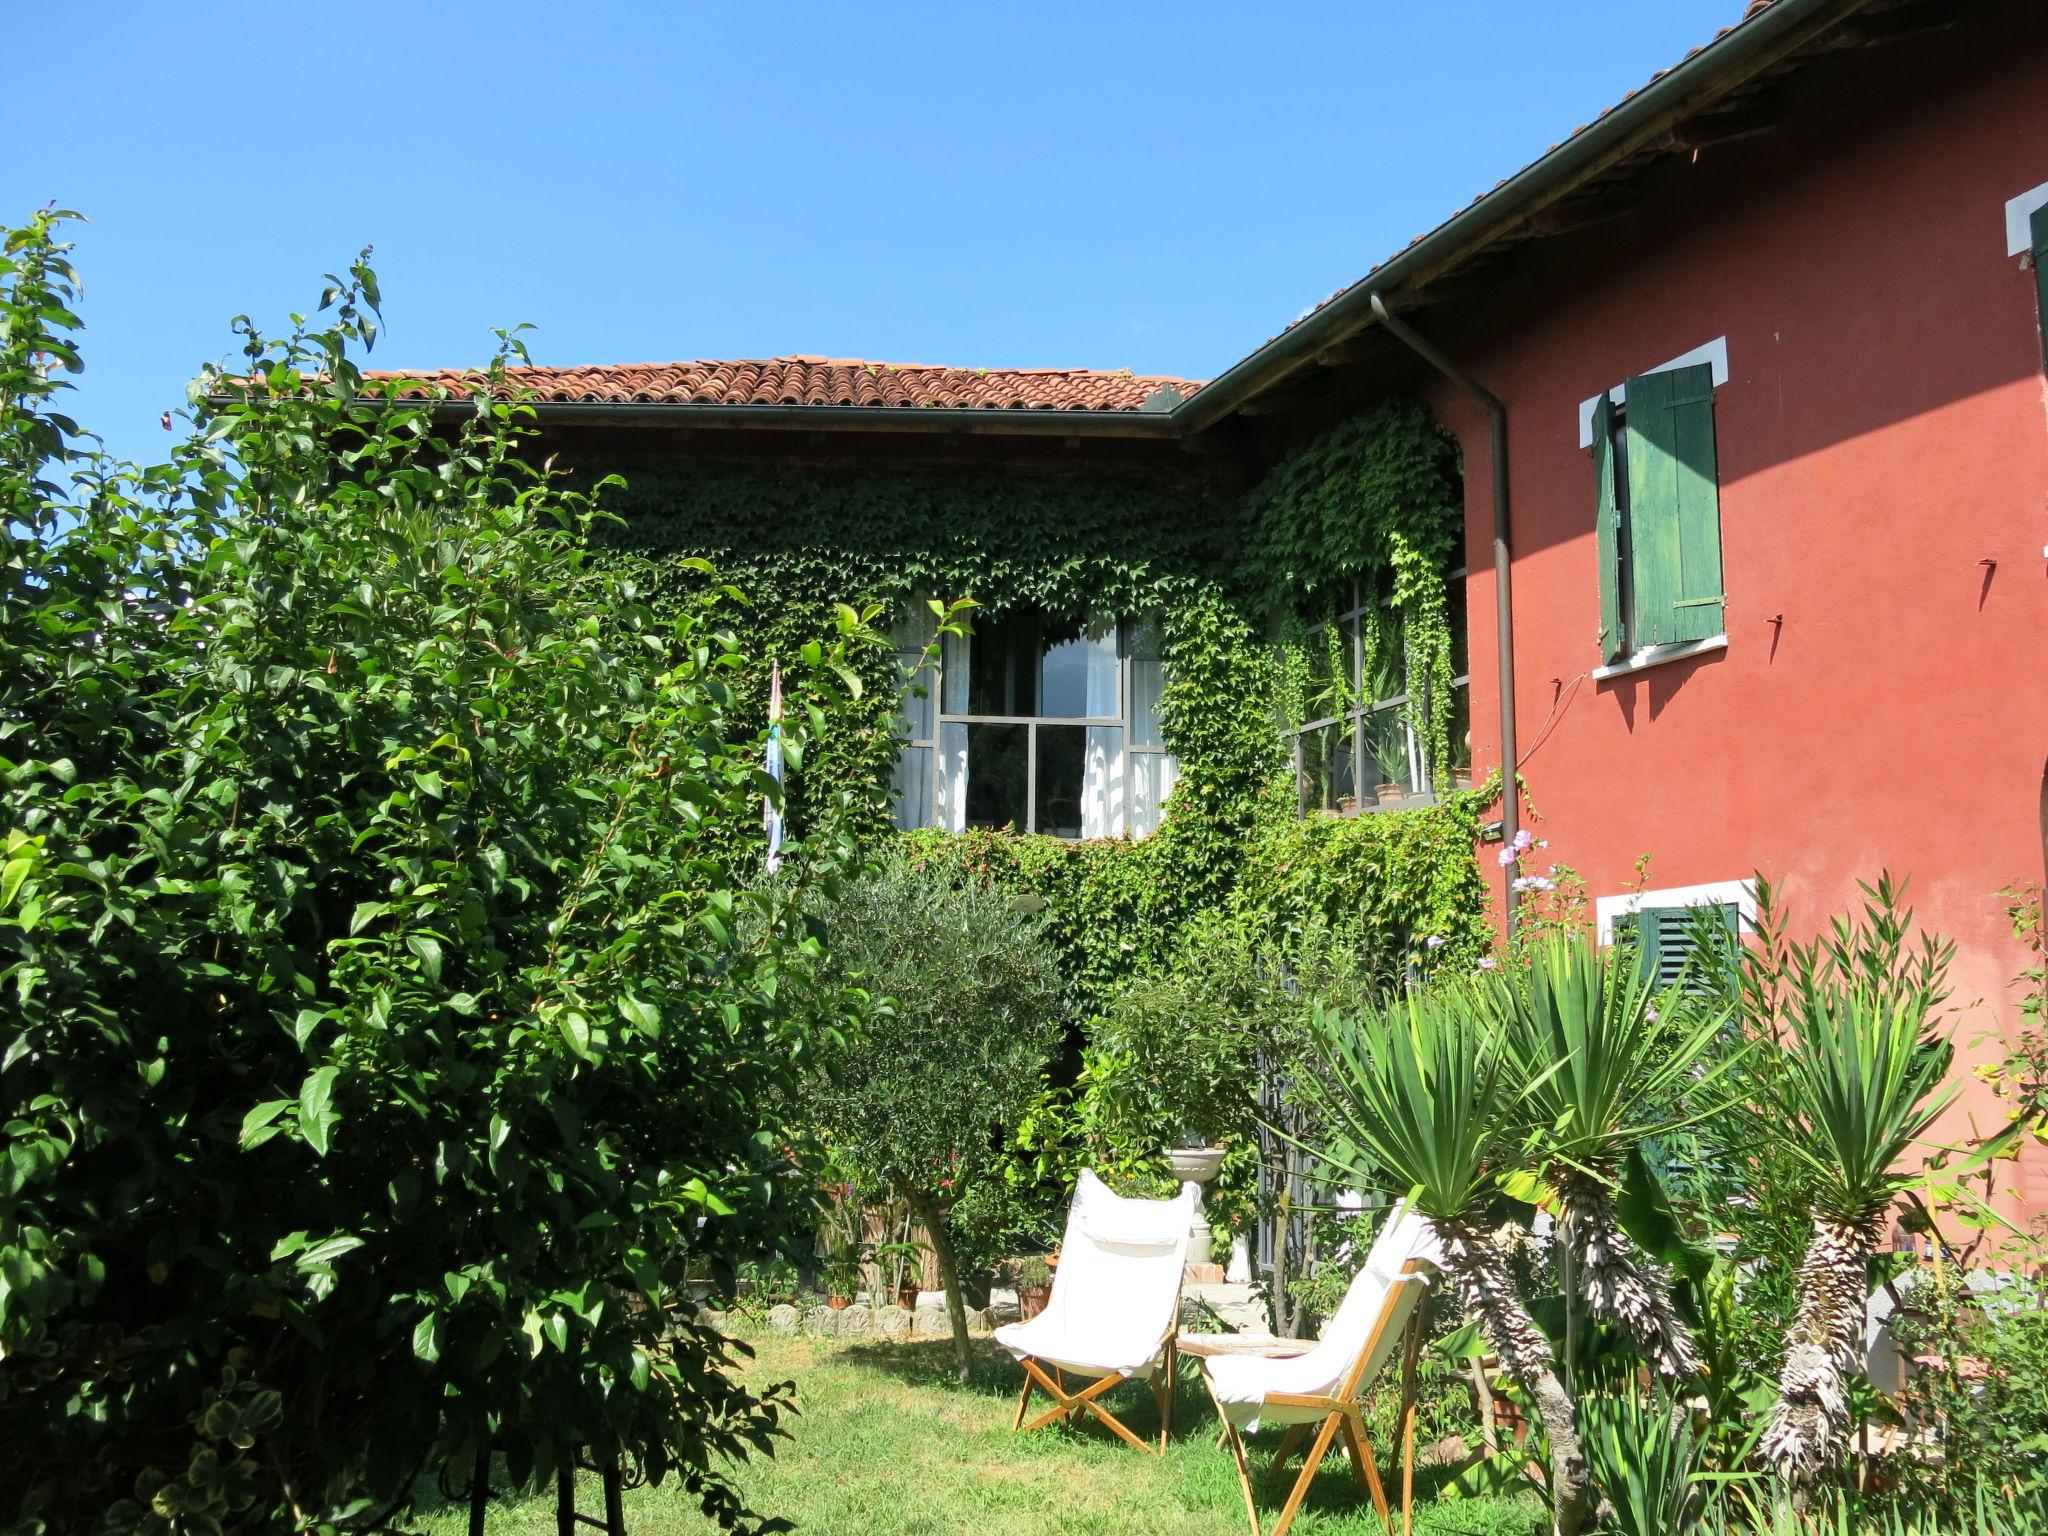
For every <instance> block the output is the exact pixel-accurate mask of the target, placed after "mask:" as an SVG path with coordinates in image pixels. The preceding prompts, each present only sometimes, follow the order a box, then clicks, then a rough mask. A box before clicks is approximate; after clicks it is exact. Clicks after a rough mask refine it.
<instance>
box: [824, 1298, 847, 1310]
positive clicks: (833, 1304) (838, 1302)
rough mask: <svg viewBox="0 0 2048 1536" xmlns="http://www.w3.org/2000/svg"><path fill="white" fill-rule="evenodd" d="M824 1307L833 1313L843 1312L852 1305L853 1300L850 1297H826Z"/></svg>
mask: <svg viewBox="0 0 2048 1536" xmlns="http://www.w3.org/2000/svg"><path fill="white" fill-rule="evenodd" d="M825 1305H826V1306H828V1307H830V1308H831V1309H832V1310H833V1311H834V1312H844V1311H845V1310H846V1309H847V1308H848V1307H850V1306H852V1305H853V1298H852V1297H851V1296H827V1297H826V1298H825Z"/></svg>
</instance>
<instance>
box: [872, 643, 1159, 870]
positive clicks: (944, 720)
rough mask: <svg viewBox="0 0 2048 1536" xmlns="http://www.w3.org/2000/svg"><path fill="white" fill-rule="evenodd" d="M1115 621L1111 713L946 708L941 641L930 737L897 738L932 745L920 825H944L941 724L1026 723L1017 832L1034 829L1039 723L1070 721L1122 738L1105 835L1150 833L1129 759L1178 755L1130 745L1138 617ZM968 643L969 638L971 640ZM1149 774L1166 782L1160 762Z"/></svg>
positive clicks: (935, 666) (908, 745)
mask: <svg viewBox="0 0 2048 1536" xmlns="http://www.w3.org/2000/svg"><path fill="white" fill-rule="evenodd" d="M1115 623H1116V700H1117V712H1116V713H1115V714H1114V715H1037V714H1033V715H992V714H976V713H974V712H972V711H959V712H955V711H951V710H948V709H947V708H946V707H945V700H946V655H947V647H946V646H944V645H941V646H940V648H939V655H938V657H937V659H936V660H935V661H934V662H933V663H932V668H931V675H930V682H929V686H930V688H931V690H932V709H931V720H932V734H931V736H930V737H921V738H909V737H906V738H904V740H903V741H902V743H901V747H900V749H899V750H905V751H907V750H909V749H911V748H915V747H929V748H930V749H931V756H930V758H929V762H930V764H931V781H930V784H929V785H928V786H927V795H928V797H929V798H928V802H927V803H928V804H929V805H930V807H931V815H932V819H931V820H930V821H928V822H926V823H925V825H927V826H943V825H946V822H945V821H942V820H941V819H940V808H941V807H942V806H943V805H944V804H945V799H944V796H943V794H942V792H941V786H942V783H943V780H944V776H945V768H946V761H945V755H944V753H943V752H942V751H941V750H940V742H941V741H942V740H943V739H944V733H945V728H946V727H947V726H949V725H958V726H962V727H966V726H971V725H1018V726H1023V727H1024V728H1025V730H1026V733H1027V734H1026V738H1025V741H1026V746H1025V751H1026V758H1025V764H1026V766H1025V780H1024V825H1023V826H1022V827H1020V828H1019V829H1018V830H1019V831H1021V832H1037V831H1038V827H1037V819H1038V733H1039V729H1040V728H1041V727H1043V726H1075V727H1082V728H1085V727H1089V726H1098V727H1110V728H1114V729H1115V730H1117V731H1118V732H1119V733H1120V741H1121V745H1120V746H1119V747H1118V749H1117V750H1118V752H1119V754H1120V756H1121V759H1122V761H1121V763H1120V764H1119V765H1117V766H1118V767H1120V769H1121V772H1122V781H1123V792H1122V796H1121V799H1122V817H1121V821H1120V823H1119V825H1118V826H1117V827H1116V828H1115V829H1114V830H1112V831H1110V832H1109V833H1107V834H1105V835H1107V836H1110V837H1128V838H1137V837H1145V836H1150V835H1151V834H1150V833H1149V832H1141V831H1139V830H1137V828H1136V817H1137V813H1138V805H1137V799H1138V796H1137V780H1136V775H1135V774H1133V773H1132V771H1131V767H1132V764H1131V759H1132V758H1133V757H1151V758H1155V759H1160V760H1164V761H1173V762H1174V763H1175V764H1176V767H1177V766H1178V759H1177V758H1176V757H1175V754H1174V753H1173V751H1172V750H1171V749H1170V748H1169V747H1168V746H1167V745H1166V743H1165V741H1164V740H1163V739H1162V740H1161V741H1160V743H1159V744H1158V745H1156V746H1135V745H1133V744H1132V740H1131V721H1132V708H1131V703H1132V700H1131V673H1132V664H1131V652H1132V642H1133V639H1134V636H1135V632H1136V630H1137V628H1138V621H1135V620H1131V619H1127V618H1118V619H1117V620H1116V621H1115ZM969 643H970V644H971V643H972V642H971V640H970V642H969ZM897 654H898V656H899V658H906V657H907V658H908V659H911V660H914V659H915V657H914V656H913V655H911V654H910V653H907V652H903V651H898V653H897ZM919 654H921V653H919ZM1084 739H1085V738H1084ZM1153 773H1154V776H1153V778H1152V780H1151V782H1153V783H1154V784H1165V783H1166V774H1165V771H1164V769H1163V767H1162V766H1159V765H1155V767H1154V770H1153ZM1170 793H1171V788H1170V786H1169V787H1168V788H1167V790H1166V791H1165V792H1164V793H1162V794H1161V795H1160V796H1159V798H1160V800H1161V801H1162V803H1161V804H1160V805H1159V806H1158V807H1157V808H1156V810H1155V814H1154V825H1155V827H1156V825H1157V823H1158V821H1159V820H1160V819H1161V818H1163V817H1164V814H1165V805H1164V803H1163V801H1164V800H1165V798H1166V797H1167V795H1169V794H1170ZM892 810H893V808H892ZM950 814H951V813H950V810H949V812H948V815H949V816H950ZM959 814H960V815H961V816H962V817H963V818H964V816H965V814H966V808H965V807H964V806H962V807H960V808H959ZM1043 835H1045V836H1048V837H1054V836H1059V834H1057V833H1050V832H1048V833H1045V834H1043ZM1085 840H1086V839H1069V841H1085Z"/></svg>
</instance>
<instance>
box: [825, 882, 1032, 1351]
mask: <svg viewBox="0 0 2048 1536" xmlns="http://www.w3.org/2000/svg"><path fill="white" fill-rule="evenodd" d="M826 921H827V922H828V924H829V931H830V939H831V952H832V959H833V966H834V970H833V972H832V974H833V975H834V976H836V977H837V978H838V979H839V980H841V981H842V982H844V983H845V984H847V985H849V986H853V985H858V986H861V987H864V988H866V989H867V990H868V991H869V992H870V993H872V994H873V995H874V996H875V997H876V998H877V999H885V1000H886V1001H885V1002H884V1004H883V1007H882V1010H881V1013H880V1015H879V1017H877V1018H876V1019H875V1020H874V1023H873V1026H872V1028H870V1029H868V1030H867V1031H866V1032H864V1033H862V1034H861V1035H859V1036H857V1037H854V1038H849V1039H847V1040H845V1041H843V1042H841V1043H840V1044H839V1045H838V1047H837V1048H836V1049H834V1050H832V1051H831V1052H829V1053H827V1054H826V1055H824V1056H822V1057H821V1058H820V1059H819V1062H818V1071H817V1075H816V1076H815V1078H814V1079H813V1081H812V1082H811V1083H810V1084H809V1085H808V1087H807V1089H806V1096H805V1105H804V1109H805V1112H806V1113H807V1114H809V1115H810V1116H811V1117H812V1118H813V1121H814V1123H815V1124H816V1125H817V1126H818V1128H819V1130H820V1131H821V1133H822V1134H823V1135H824V1137H825V1139H826V1141H827V1143H828V1145H829V1147H830V1150H831V1153H832V1155H833V1157H834V1158H835V1159H837V1160H838V1161H839V1162H840V1163H841V1164H842V1165H844V1166H847V1167H850V1168H853V1169H855V1170H857V1171H858V1173H859V1175H860V1178H861V1181H862V1183H863V1184H864V1185H866V1186H867V1187H868V1188H869V1189H871V1190H878V1191H879V1190H886V1191H887V1192H888V1193H889V1194H891V1195H893V1196H895V1197H896V1198H898V1199H900V1200H903V1201H905V1202H907V1203H908V1204H909V1206H910V1208H911V1210H912V1211H913V1212H914V1213H915V1214H916V1215H917V1217H918V1219H919V1220H921V1221H922V1222H923V1223H924V1224H925V1226H926V1228H927V1230H928V1231H929V1232H930V1234H931V1239H932V1249H933V1253H934V1256H935V1257H936V1258H937V1260H938V1266H939V1274H940V1277H941V1279H942V1280H943V1282H944V1284H945V1288H946V1297H947V1302H948V1305H949V1308H950V1310H951V1312H952V1316H953V1332H954V1340H955V1343H956V1345H957V1346H958V1349H959V1356H960V1367H961V1370H962V1372H963V1375H964V1373H965V1371H966V1369H967V1364H968V1348H967V1324H966V1317H965V1314H964V1310H963V1304H962V1296H961V1283H960V1282H961V1276H960V1271H959V1263H958V1254H957V1253H956V1251H955V1244H954V1241H953V1235H952V1232H951V1219H950V1215H949V1212H950V1211H951V1210H954V1209H957V1208H958V1207H959V1206H961V1205H963V1204H967V1203H968V1202H969V1201H970V1199H971V1198H972V1197H973V1196H974V1195H975V1194H976V1193H977V1192H978V1191H981V1190H983V1189H984V1188H985V1187H988V1186H991V1185H993V1186H994V1187H995V1188H996V1189H1000V1188H1001V1186H1002V1185H1003V1183H1004V1180H1003V1177H1002V1173H1003V1160H1002V1157H1001V1150H1002V1148H1003V1147H1004V1146H1005V1144H1006V1143H1007V1142H1008V1141H1009V1140H1010V1138H1011V1137H1012V1136H1013V1135H1014V1133H1015V1130H1016V1126H1017V1123H1018V1121H1019V1120H1020V1119H1021V1118H1022V1117H1023V1115H1024V1113H1025V1111H1026V1109H1027V1108H1028V1107H1029V1106H1030V1104H1031V1103H1032V1101H1033V1099H1034V1098H1035V1096H1036V1095H1037V1093H1038V1089H1039V1084H1040V1082H1041V1080H1042V1078H1043V1076H1044V1073H1045V1069H1046V1065H1047V1062H1048V1060H1049V1059H1050V1057H1051V1055H1052V1052H1053V1049H1054V1047H1055V1046H1056V1045H1057V1044H1058V1041H1059V1036H1060V1026H1061V1020H1062V1018H1063V1016H1064V1013H1065V1008H1066V1001H1067V992H1066V988H1065V986H1064V984H1063V983H1062V981H1061V979H1060V974H1059V967H1058V965H1057V964H1056V962H1055V961H1054V958H1053V952H1052V946H1051V945H1050V944H1049V943H1048V942H1047V940H1046V937H1045V934H1044V931H1043V925H1042V923H1041V921H1040V920H1039V919H1038V918H1037V917H1035V916H1032V915H1029V914H1027V913H1026V912H1024V911H1022V910H1020V909H1019V907H1018V904H1017V903H1016V902H1014V901H1013V900H1012V899H1011V898H1010V897H1009V896H1007V895H1005V894H1004V893H1002V892H1000V891H997V890H994V889H991V888H989V887H987V886H984V885H981V884H978V883H976V882H973V881H964V880H959V879H955V878H953V877H951V876H950V875H948V874H946V873H944V872H943V871H938V870H933V869H929V868H925V867H922V866H919V865H917V864H914V863H912V862H910V861H909V860H907V859H896V860H892V861H890V862H888V863H887V864H885V865H884V866H883V868H882V869H881V870H880V871H879V872H878V873H876V874H874V875H873V876H871V877H869V878H867V879H865V880H862V881H860V882H858V883H857V884H854V885H851V886H849V887H848V888H847V889H846V891H845V893H844V894H843V896H842V897H841V898H840V899H839V900H838V901H837V902H835V903H834V904H833V906H832V907H831V908H830V910H829V912H828V913H827V914H826Z"/></svg>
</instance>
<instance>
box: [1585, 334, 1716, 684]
mask: <svg viewBox="0 0 2048 1536" xmlns="http://www.w3.org/2000/svg"><path fill="white" fill-rule="evenodd" d="M1622 393H1623V396H1624V398H1623V401H1622V402H1621V403H1620V404H1617V403H1616V402H1615V401H1614V399H1613V398H1612V397H1611V396H1610V395H1601V396H1600V397H1598V398H1597V399H1596V400H1595V401H1594V402H1593V403H1592V448H1593V466H1594V482H1595V486H1596V492H1595V495H1596V507H1595V528H1596V530H1597V535H1598V537H1597V541H1596V542H1597V548H1598V555H1599V562H1600V656H1601V659H1602V660H1603V661H1605V662H1608V663H1610V664H1611V663H1615V662H1618V661H1620V660H1622V659H1623V658H1624V657H1631V656H1634V657H1640V656H1642V655H1643V654H1644V653H1645V652H1649V651H1652V650H1654V649H1655V648H1656V647H1659V646H1669V645H1683V644H1687V643H1688V642H1693V641H1702V640H1709V639H1713V638H1715V637H1717V636H1719V635H1720V634H1721V633H1722V617H1721V609H1722V591H1721V490H1720V480H1719V471H1718V468H1717V465H1716V462H1715V455H1714V370H1713V368H1712V367H1711V365H1709V364H1707V363H1697V364H1692V365H1690V366H1687V367H1682V368H1665V369H1660V370H1658V371H1657V372H1655V373H1645V374H1641V375H1639V376H1637V377H1636V378H1633V379H1630V380H1629V381H1628V383H1627V384H1626V385H1624V386H1623V390H1622Z"/></svg>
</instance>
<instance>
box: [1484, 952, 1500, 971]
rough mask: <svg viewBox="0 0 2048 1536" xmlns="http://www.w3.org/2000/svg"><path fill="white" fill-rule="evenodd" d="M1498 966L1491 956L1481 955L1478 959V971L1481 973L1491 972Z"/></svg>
mask: <svg viewBox="0 0 2048 1536" xmlns="http://www.w3.org/2000/svg"><path fill="white" fill-rule="evenodd" d="M1499 964H1500V962H1499V961H1498V960H1496V959H1494V958H1493V956H1491V955H1481V956H1480V957H1479V969H1480V970H1482V971H1490V970H1493V969H1494V968H1495V967H1496V966H1498V965H1499Z"/></svg>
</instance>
